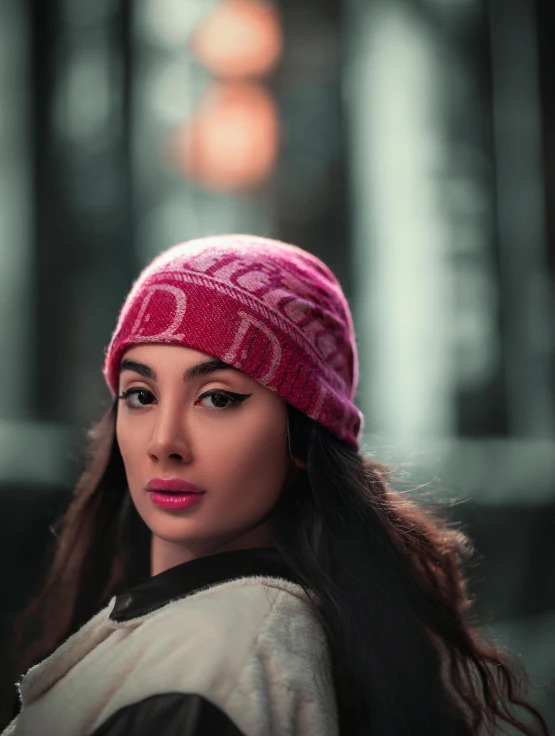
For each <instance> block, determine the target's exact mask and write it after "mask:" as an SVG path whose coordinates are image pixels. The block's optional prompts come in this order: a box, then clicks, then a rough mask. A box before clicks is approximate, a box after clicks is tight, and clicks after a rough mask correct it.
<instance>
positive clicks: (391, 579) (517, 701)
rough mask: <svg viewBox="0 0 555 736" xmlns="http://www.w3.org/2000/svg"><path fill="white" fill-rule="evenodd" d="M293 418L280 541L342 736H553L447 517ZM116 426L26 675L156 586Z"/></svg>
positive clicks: (90, 480) (92, 467)
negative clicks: (130, 595)
mask: <svg viewBox="0 0 555 736" xmlns="http://www.w3.org/2000/svg"><path fill="white" fill-rule="evenodd" d="M287 410H288V421H289V424H288V426H289V434H290V441H291V449H292V454H293V455H294V456H295V457H297V458H302V459H303V460H305V461H306V463H307V467H306V470H300V469H298V468H292V470H294V472H293V474H292V476H291V478H290V480H289V481H288V483H287V484H286V487H285V488H284V490H283V493H282V495H281V497H280V500H279V502H278V504H277V507H276V516H275V518H276V529H277V540H276V541H277V547H278V549H279V551H280V552H281V554H282V555H283V556H284V558H285V559H286V561H287V562H288V563H289V564H290V566H291V567H292V568H293V569H294V570H295V572H296V573H297V575H298V577H299V579H300V580H301V581H302V585H303V587H304V589H305V591H306V593H307V594H308V595H309V596H310V597H311V599H312V600H313V602H314V607H315V610H316V611H317V615H318V617H319V618H320V621H321V624H322V626H323V628H324V630H325V632H326V636H327V640H328V642H329V652H330V656H331V662H332V668H331V670H332V678H333V687H334V689H335V693H336V699H337V706H338V715H339V725H340V733H341V736H345V735H348V736H368V735H369V734H382V735H383V736H403V735H404V734H406V735H407V736H408V735H409V734H415V733H426V734H427V735H428V736H449V735H451V736H455V735H456V736H469V735H470V734H488V735H489V734H492V733H494V731H495V728H496V727H497V726H498V725H502V723H506V724H510V725H512V726H513V727H515V728H516V729H517V730H518V731H519V732H521V733H523V734H528V735H530V736H534V735H536V734H543V735H544V736H546V735H547V734H549V728H548V725H547V723H546V722H545V720H544V719H543V717H542V716H541V714H540V713H539V712H538V711H537V709H536V708H535V707H534V706H533V705H532V704H531V703H529V702H528V701H527V700H526V691H527V689H528V686H529V680H528V676H527V674H526V672H525V670H524V669H523V668H522V666H521V665H520V663H519V662H518V661H517V660H511V658H510V656H509V655H508V654H507V653H505V652H502V651H500V650H499V649H498V648H496V646H494V644H493V643H491V642H490V641H488V640H487V639H486V637H485V636H484V634H483V633H482V631H481V630H480V629H479V628H478V626H477V625H476V622H475V621H474V620H473V616H472V614H471V612H470V608H471V600H470V597H469V594H468V592H467V586H466V579H465V577H464V573H463V569H462V568H463V565H464V563H468V562H469V561H470V559H471V557H472V556H473V554H474V550H473V548H472V545H471V543H470V541H469V540H468V538H467V537H466V536H465V535H464V533H463V532H461V531H460V529H457V528H455V525H454V523H453V522H451V521H449V520H448V519H447V518H446V517H445V509H440V508H439V506H438V507H437V508H432V507H431V506H430V505H429V504H423V503H421V502H419V501H418V500H415V499H414V498H410V497H409V494H407V493H401V492H399V491H397V490H394V489H393V488H392V487H391V484H390V482H389V479H388V476H387V472H386V469H385V467H383V466H382V465H380V464H379V463H376V462H375V461H373V460H371V459H369V458H368V457H364V456H363V455H361V454H359V453H357V452H355V451H353V450H351V449H350V448H349V447H347V445H345V443H343V442H341V441H340V440H339V439H337V438H335V437H334V436H333V435H332V434H331V433H330V432H328V431H327V430H326V429H325V428H323V427H322V426H320V425H319V424H317V423H315V422H313V421H312V420H311V419H309V418H308V417H306V416H305V415H304V414H302V413H301V412H299V411H297V410H296V409H294V408H293V407H291V406H289V405H288V406H287ZM115 418H116V406H115V405H114V406H113V407H112V409H111V410H110V411H109V412H108V413H107V414H106V416H105V417H104V419H103V420H102V421H101V422H100V423H99V425H98V426H97V428H96V430H95V432H94V434H93V443H92V451H91V455H90V462H89V466H88V469H87V471H86V472H85V473H84V474H83V476H82V477H81V479H80V481H79V483H78V484H77V488H76V491H75V495H74V498H73V500H72V502H71V504H70V506H69V508H68V510H67V511H66V513H65V514H64V515H63V517H62V518H61V519H60V520H59V522H58V523H57V525H56V527H55V530H56V534H57V537H58V539H57V549H56V553H55V556H54V560H53V563H52V566H51V569H50V573H49V575H48V578H47V580H46V582H45V584H44V587H43V589H42V590H41V592H40V593H39V595H38V596H37V597H36V598H35V599H34V601H33V602H32V603H31V604H30V606H28V608H27V609H26V610H25V611H24V612H23V613H22V614H21V615H20V617H19V619H18V622H17V630H18V632H19V635H20V639H21V637H22V633H21V632H22V631H23V629H24V627H25V625H27V624H28V622H29V621H31V620H35V621H36V617H37V616H38V620H39V632H40V635H39V636H38V637H37V641H36V643H35V645H34V646H32V647H31V648H30V649H29V650H28V651H27V652H26V656H25V657H24V658H23V659H22V660H20V666H19V672H23V671H25V670H26V669H27V668H28V667H29V666H31V665H32V664H34V663H36V662H37V661H39V660H40V659H42V658H43V657H45V656H46V655H48V654H49V653H51V652H52V651H53V650H54V649H55V648H56V647H57V646H58V645H59V644H60V643H61V642H62V641H63V640H65V639H66V638H67V637H68V636H69V635H70V634H72V633H73V632H75V631H76V630H77V629H78V628H79V627H80V626H82V625H83V624H84V623H85V622H86V621H87V620H88V619H89V618H90V617H91V616H92V615H93V614H94V613H96V612H97V611H98V610H99V609H100V608H101V607H102V606H104V605H106V604H107V603H108V601H109V599H110V598H111V596H113V595H117V594H118V593H119V592H121V591H122V590H124V589H126V588H128V587H130V586H132V585H135V584H137V583H138V582H140V581H141V580H143V579H146V578H147V577H148V576H149V575H150V541H151V535H150V532H149V530H148V528H147V526H146V525H145V524H144V522H143V521H142V519H141V518H140V517H139V515H138V514H137V512H136V510H135V508H134V506H133V504H132V503H131V500H130V496H129V493H128V492H127V482H126V477H125V469H124V466H123V461H122V458H121V455H120V452H119V448H118V446H117V442H116V439H115ZM324 676H325V673H324ZM14 707H15V706H14ZM515 711H516V712H515ZM520 711H525V712H526V714H527V715H528V716H532V718H533V720H534V722H535V726H534V727H531V726H530V725H526V723H525V722H524V721H522V720H521V717H522V713H520ZM11 715H13V714H11Z"/></svg>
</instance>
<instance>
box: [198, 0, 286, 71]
mask: <svg viewBox="0 0 555 736" xmlns="http://www.w3.org/2000/svg"><path fill="white" fill-rule="evenodd" d="M282 45H283V39H282V33H281V26H280V22H279V18H278V14H277V11H276V9H275V7H274V6H273V5H270V4H269V3H267V2H263V1H261V0H222V1H221V2H220V3H218V5H216V7H215V8H214V10H213V11H212V12H211V13H209V15H208V16H207V17H206V19H205V20H204V22H203V23H202V24H201V25H200V26H199V28H198V29H197V30H196V31H195V33H194V34H193V37H192V39H191V44H190V47H191V51H192V52H193V53H194V54H195V56H196V57H197V58H198V60H199V61H200V62H201V64H203V66H205V67H206V68H207V69H208V70H209V71H211V72H212V73H213V74H216V75H217V76H220V77H248V76H257V75H261V74H265V73H266V72H268V71H269V70H270V69H271V68H272V67H273V66H274V65H275V64H276V62H277V61H278V59H279V57H280V55H281V50H282Z"/></svg>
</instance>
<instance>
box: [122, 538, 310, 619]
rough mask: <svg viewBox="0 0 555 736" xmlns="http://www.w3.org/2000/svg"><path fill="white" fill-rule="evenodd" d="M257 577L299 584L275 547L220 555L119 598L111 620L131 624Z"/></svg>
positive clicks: (197, 561)
mask: <svg viewBox="0 0 555 736" xmlns="http://www.w3.org/2000/svg"><path fill="white" fill-rule="evenodd" d="M258 575H262V576H269V577H278V578H284V579H285V580H288V581H290V582H293V583H299V582H300V581H299V578H298V577H297V575H296V574H295V573H294V571H293V570H292V569H291V568H290V567H289V565H288V564H287V563H286V562H285V560H284V559H283V557H282V556H281V554H280V553H279V552H278V550H277V549H276V548H275V547H258V548H254V549H240V550H234V551H232V552H219V553H217V554H213V555H207V556H205V557H197V558H196V559H194V560H190V561H189V562H184V563H182V564H181V565H176V566H175V567H171V568H169V569H168V570H165V571H164V572H161V573H159V574H158V575H154V577H151V578H148V579H147V580H145V581H144V582H142V583H140V585H137V586H135V587H134V588H131V589H130V590H128V591H126V592H125V593H121V594H120V595H118V596H116V601H115V604H114V607H113V609H112V612H111V613H110V618H111V619H112V620H113V621H119V622H121V621H129V620H131V619H133V618H137V617H138V616H145V615H147V614H149V613H152V612H153V611H155V610H156V609H158V608H161V607H162V606H164V605H166V604H167V603H169V602H170V601H174V600H176V599H179V598H185V597H186V596H188V595H191V593H195V592H197V591H199V590H201V589H202V588H205V587H210V586H211V585H215V584H218V583H224V582H227V581H229V580H233V579H235V578H242V577H253V576H258Z"/></svg>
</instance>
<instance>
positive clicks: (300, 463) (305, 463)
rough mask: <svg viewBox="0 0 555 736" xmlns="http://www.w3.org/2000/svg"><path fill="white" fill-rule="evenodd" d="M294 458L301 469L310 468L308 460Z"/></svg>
mask: <svg viewBox="0 0 555 736" xmlns="http://www.w3.org/2000/svg"><path fill="white" fill-rule="evenodd" d="M292 460H293V462H294V463H295V465H296V466H297V467H298V468H301V470H306V469H307V468H308V463H307V462H306V460H300V459H299V458H297V457H292Z"/></svg>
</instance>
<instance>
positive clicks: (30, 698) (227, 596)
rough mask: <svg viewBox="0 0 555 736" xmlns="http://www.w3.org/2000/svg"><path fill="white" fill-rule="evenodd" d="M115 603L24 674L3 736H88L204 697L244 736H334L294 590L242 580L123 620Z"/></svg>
mask: <svg viewBox="0 0 555 736" xmlns="http://www.w3.org/2000/svg"><path fill="white" fill-rule="evenodd" d="M115 600H116V599H115V598H113V599H112V600H111V601H110V603H109V605H108V606H107V607H106V608H104V609H103V610H102V611H100V612H99V613H98V614H97V615H96V616H94V617H93V618H92V619H91V620H90V621H89V622H88V623H87V624H85V626H83V627H82V628H81V629H80V630H79V631H78V632H77V633H76V634H74V635H73V636H71V637H70V638H69V639H68V640H67V641H65V642H64V643H63V644H62V645H61V646H60V647H59V648H58V649H57V650H56V651H55V652H54V653H53V654H52V655H51V656H50V657H48V658H47V659H45V660H44V661H43V662H41V663H39V664H38V665H36V666H35V667H32V668H31V669H30V670H29V671H28V672H27V674H26V675H24V677H23V678H22V680H21V683H20V685H19V688H20V696H21V700H22V711H21V713H20V715H19V716H18V717H17V718H16V719H15V720H14V721H12V723H11V724H10V725H9V726H8V727H7V729H6V730H5V731H4V732H3V735H2V736H8V734H9V735H10V736H87V735H88V734H91V733H92V732H93V731H94V730H95V729H96V728H97V727H98V726H100V725H101V724H102V723H104V722H105V721H106V720H107V719H108V718H109V717H110V716H111V715H112V714H114V713H116V712H117V711H118V710H119V709H121V708H123V707H125V706H128V705H131V704H133V703H136V702H139V701H141V700H143V699H144V698H146V697H148V696H150V695H155V694H158V693H169V692H171V693H195V694H199V695H202V696H204V697H205V698H207V699H208V700H209V701H211V702H212V703H214V704H215V705H217V706H218V707H219V708H220V709H221V710H223V711H224V712H225V713H227V715H228V716H229V717H230V718H231V720H232V721H233V722H234V723H235V724H236V725H237V727H238V728H239V729H240V730H241V731H242V732H243V733H244V734H245V736H337V733H338V730H337V714H336V705H335V698H334V693H333V687H332V685H331V675H330V663H329V652H328V648H327V643H326V640H325V636H324V633H323V630H322V628H321V625H320V623H319V622H318V620H317V618H316V615H315V613H314V611H313V607H312V605H313V604H312V603H311V602H310V601H309V600H308V598H307V596H306V594H305V593H304V591H303V589H302V588H301V587H300V586H299V585H296V584H294V583H292V582H289V581H286V580H283V579H281V578H274V577H266V576H252V577H243V578H240V579H235V580H231V581H228V582H224V583H218V584H216V585H213V586H211V587H210V588H208V589H205V590H202V591H200V592H197V593H193V594H191V595H189V596H187V597H186V598H181V599H179V600H175V601H172V602H170V603H168V604H167V605H165V606H163V607H162V608H160V609H158V610H156V611H154V612H153V613H150V614H148V615H146V616H142V617H140V618H135V619H132V620H130V621H123V622H116V621H113V620H111V619H110V618H109V616H110V612H111V610H112V608H113V606H114V602H115ZM322 656H323V660H322V665H323V668H322V669H323V672H324V673H325V674H327V676H328V679H327V682H322V680H321V679H320V678H319V677H317V676H316V673H317V671H318V672H319V670H318V664H319V662H320V657H322ZM160 736H161V735H160Z"/></svg>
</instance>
